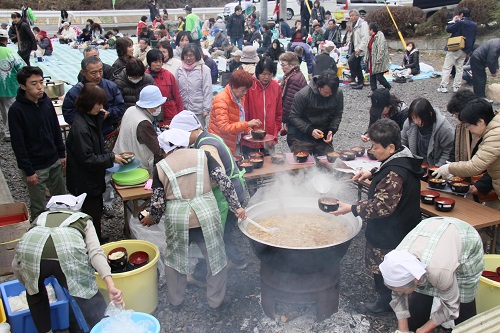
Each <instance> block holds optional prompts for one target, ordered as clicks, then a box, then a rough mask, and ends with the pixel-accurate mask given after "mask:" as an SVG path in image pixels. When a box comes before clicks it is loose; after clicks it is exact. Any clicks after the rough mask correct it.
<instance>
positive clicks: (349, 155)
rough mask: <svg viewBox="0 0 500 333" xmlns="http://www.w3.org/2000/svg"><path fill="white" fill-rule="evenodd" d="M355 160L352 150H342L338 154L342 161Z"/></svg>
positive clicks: (354, 153)
mask: <svg viewBox="0 0 500 333" xmlns="http://www.w3.org/2000/svg"><path fill="white" fill-rule="evenodd" d="M355 158H356V152H355V151H354V150H342V151H341V152H340V159H341V160H342V161H352V160H354V159H355Z"/></svg>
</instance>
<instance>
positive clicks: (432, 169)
mask: <svg viewBox="0 0 500 333" xmlns="http://www.w3.org/2000/svg"><path fill="white" fill-rule="evenodd" d="M437 169H439V167H438V166H437V165H429V166H427V176H428V177H429V179H431V178H434V176H433V175H432V174H433V173H434V172H435V171H437Z"/></svg>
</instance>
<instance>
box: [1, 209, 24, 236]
mask: <svg viewBox="0 0 500 333" xmlns="http://www.w3.org/2000/svg"><path fill="white" fill-rule="evenodd" d="M29 227H30V218H29V212H28V208H27V207H26V205H25V204H24V202H16V203H8V204H3V205H0V243H7V242H11V241H13V240H16V239H19V238H21V237H23V235H24V234H25V233H26V231H28V229H29Z"/></svg>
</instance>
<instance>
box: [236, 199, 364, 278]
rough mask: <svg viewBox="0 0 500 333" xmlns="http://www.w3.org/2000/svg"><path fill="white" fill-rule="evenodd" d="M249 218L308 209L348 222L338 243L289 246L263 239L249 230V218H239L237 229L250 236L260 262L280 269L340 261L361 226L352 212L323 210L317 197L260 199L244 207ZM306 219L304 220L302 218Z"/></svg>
mask: <svg viewBox="0 0 500 333" xmlns="http://www.w3.org/2000/svg"><path fill="white" fill-rule="evenodd" d="M246 211H247V215H248V217H249V218H251V219H253V220H254V221H255V220H258V219H260V218H263V217H266V216H270V215H279V214H283V212H284V211H286V212H287V213H293V212H297V213H311V214H315V215H324V216H326V217H329V218H331V219H332V220H335V219H341V220H343V221H345V222H347V224H348V225H349V226H350V232H349V236H348V237H347V238H346V239H345V240H343V241H340V242H338V243H334V244H329V245H325V246H317V247H308V248H289V247H283V246H278V245H274V244H270V243H266V242H264V241H262V240H259V239H257V238H255V237H253V236H251V235H250V234H249V233H248V231H247V230H248V227H249V224H250V223H249V222H247V221H241V220H240V221H239V222H238V226H239V228H240V230H241V231H242V232H243V233H244V234H245V235H246V236H247V237H248V238H249V239H250V243H251V245H252V248H253V250H254V252H255V255H256V256H257V257H258V258H259V259H260V260H261V262H262V264H267V265H271V266H272V267H273V268H275V269H278V270H280V271H283V272H292V273H301V274H305V273H314V272H319V271H323V270H325V268H327V267H331V265H336V264H339V263H340V260H341V259H342V257H343V256H344V255H345V253H346V252H347V249H348V248H349V245H350V243H351V240H352V239H353V238H354V237H355V236H356V235H357V234H358V233H359V231H360V230H361V226H362V222H361V220H360V219H359V218H357V217H355V216H354V215H353V214H352V213H349V214H346V215H342V216H334V215H332V214H328V213H324V212H322V211H321V210H320V209H319V208H318V199H317V198H302V197H297V198H286V200H281V201H280V200H269V201H263V202H260V203H258V204H256V205H253V206H251V207H248V208H247V210H246ZM304 223H307V221H304Z"/></svg>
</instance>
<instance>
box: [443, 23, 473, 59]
mask: <svg viewBox="0 0 500 333" xmlns="http://www.w3.org/2000/svg"><path fill="white" fill-rule="evenodd" d="M446 32H448V33H450V34H451V36H450V37H457V36H464V37H465V47H464V48H463V49H462V51H464V52H465V53H467V54H469V53H471V52H472V50H473V48H474V44H475V43H476V35H477V24H476V23H475V22H474V21H472V20H471V19H470V18H469V17H464V18H463V19H462V20H459V21H457V22H453V23H450V24H448V26H447V27H446ZM444 50H445V51H448V47H447V46H445V48H444Z"/></svg>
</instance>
